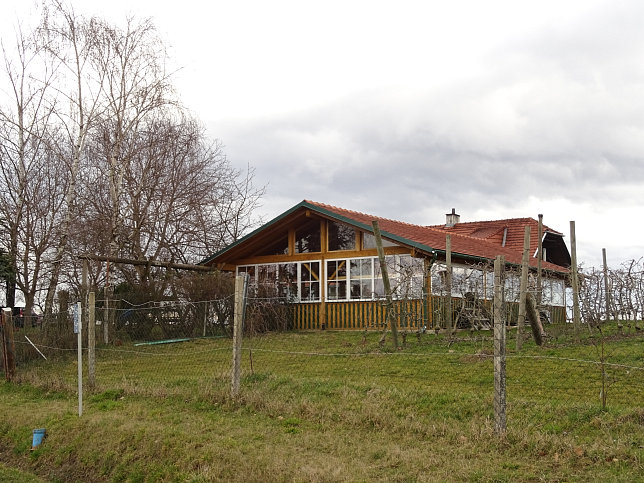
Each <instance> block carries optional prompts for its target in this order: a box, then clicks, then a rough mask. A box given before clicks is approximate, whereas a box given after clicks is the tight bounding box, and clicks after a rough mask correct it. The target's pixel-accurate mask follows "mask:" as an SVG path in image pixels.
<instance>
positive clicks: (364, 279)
mask: <svg viewBox="0 0 644 483" xmlns="http://www.w3.org/2000/svg"><path fill="white" fill-rule="evenodd" d="M349 262H350V266H351V270H350V274H351V275H350V276H351V299H352V300H363V299H370V298H371V293H372V292H373V269H372V265H373V259H372V258H355V259H351V260H350V261H349Z"/></svg>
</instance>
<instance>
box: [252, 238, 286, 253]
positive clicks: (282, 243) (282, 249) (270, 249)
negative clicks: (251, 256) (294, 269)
mask: <svg viewBox="0 0 644 483" xmlns="http://www.w3.org/2000/svg"><path fill="white" fill-rule="evenodd" d="M257 254H258V255H288V235H287V234H286V235H284V236H282V237H279V238H277V239H276V240H275V241H274V242H273V243H271V244H269V245H266V246H264V248H263V249H262V250H260V251H259V252H258V253H257Z"/></svg>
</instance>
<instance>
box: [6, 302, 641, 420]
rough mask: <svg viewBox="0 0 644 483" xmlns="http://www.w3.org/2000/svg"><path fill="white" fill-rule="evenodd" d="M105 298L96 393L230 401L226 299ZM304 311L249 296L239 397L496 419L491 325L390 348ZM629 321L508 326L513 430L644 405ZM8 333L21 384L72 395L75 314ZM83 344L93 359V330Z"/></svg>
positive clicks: (380, 334) (405, 337) (422, 332)
mask: <svg viewBox="0 0 644 483" xmlns="http://www.w3.org/2000/svg"><path fill="white" fill-rule="evenodd" d="M102 303H103V301H100V300H99V301H97V307H96V312H95V320H96V321H97V325H96V349H95V351H96V366H95V374H96V378H95V385H94V387H92V388H90V390H89V392H88V397H91V396H92V394H95V393H103V392H106V391H113V392H114V394H115V395H117V396H119V395H122V396H125V395H137V396H143V397H153V398H154V397H159V398H164V397H178V398H183V399H184V400H186V401H188V400H194V399H200V400H207V401H210V400H213V399H225V398H229V397H230V383H231V379H230V377H231V361H232V339H231V335H232V306H233V300H232V297H228V298H224V299H220V300H208V301H202V302H190V303H185V302H181V303H179V302H168V301H165V302H163V303H158V302H157V303H145V304H136V305H135V304H131V303H125V302H121V303H118V304H117V303H116V302H115V301H112V306H113V309H112V311H109V312H108V311H105V308H104V306H101V304H102ZM296 310H297V307H296V306H295V304H290V303H288V301H286V300H283V299H271V298H254V299H253V298H251V299H249V301H248V306H247V308H246V322H245V327H244V332H243V334H244V336H243V341H242V358H241V394H242V397H251V398H252V397H254V398H256V400H261V401H262V404H266V405H269V404H271V403H270V401H273V402H272V404H277V403H276V402H275V401H277V400H279V401H280V404H286V403H288V404H290V405H292V406H294V407H299V408H300V409H301V408H306V407H316V405H318V404H320V401H322V400H325V401H327V402H328V401H336V400H337V401H338V402H337V406H338V408H340V407H343V408H345V409H346V408H347V405H348V407H349V409H351V410H352V411H355V412H356V413H360V414H362V416H359V415H355V416H353V417H366V416H364V415H365V414H371V415H372V416H369V417H375V416H373V414H374V412H373V411H372V412H370V411H369V407H368V406H369V405H372V406H373V407H376V406H378V405H382V407H383V408H387V410H388V411H390V412H391V413H392V414H395V415H397V417H400V418H403V419H405V418H409V417H412V416H410V415H413V414H416V415H417V416H419V417H421V416H422V417H423V418H429V419H437V420H444V421H449V420H459V421H467V420H470V421H478V422H479V424H486V421H489V420H490V419H491V418H492V417H493V409H492V402H493V390H494V373H493V354H494V351H493V334H492V330H489V329H485V328H482V327H479V328H476V329H475V328H469V329H460V330H457V331H455V332H454V333H450V332H449V331H445V330H437V331H436V330H433V329H431V328H427V327H425V326H424V325H422V326H421V325H420V324H419V323H418V322H415V323H414V324H407V325H405V324H403V325H402V326H401V327H400V328H399V333H398V342H399V348H397V349H396V348H394V346H393V336H392V333H391V331H390V330H385V329H386V327H385V326H383V325H382V324H381V325H376V324H374V325H369V324H366V325H367V326H366V328H364V329H362V330H345V331H339V330H308V331H307V330H293V315H294V313H295V311H296ZM401 314H402V315H403V319H405V320H411V319H410V318H411V317H412V316H411V315H409V314H407V315H405V313H404V312H400V313H399V314H398V315H399V316H400V315H401ZM418 320H420V319H418ZM105 321H107V322H108V324H109V328H108V331H107V341H106V340H105V333H104V331H103V327H104V325H103V324H104V323H105ZM99 322H100V323H99ZM621 325H622V327H620V324H617V323H613V324H604V325H603V326H602V327H603V329H602V330H601V331H599V330H597V328H593V327H590V326H584V327H583V330H582V333H581V334H578V333H576V332H575V331H574V330H572V328H571V324H569V323H565V324H550V325H546V327H545V330H546V334H547V337H546V343H545V345H544V346H543V347H537V346H536V345H535V344H534V342H532V341H531V339H530V334H529V331H525V332H524V339H525V342H524V344H523V348H522V349H521V351H520V352H517V351H516V350H515V349H514V340H515V336H516V332H515V331H516V329H515V328H514V327H509V328H508V334H507V337H506V340H507V348H506V354H507V355H506V358H507V380H506V388H507V421H508V427H509V428H513V427H514V428H528V429H531V430H535V431H554V432H556V431H571V430H574V428H575V427H576V426H577V425H580V424H587V423H588V422H589V421H591V420H592V418H593V417H595V416H596V415H597V414H598V412H599V411H603V410H606V409H608V410H614V411H625V412H628V411H631V412H632V411H638V410H641V408H642V407H644V355H643V354H642V352H641V349H640V348H641V343H642V341H643V337H642V333H641V332H640V331H636V330H634V329H633V330H628V327H624V325H623V324H621ZM85 329H86V327H85ZM14 336H15V346H16V360H17V363H18V367H17V380H18V381H20V382H28V383H31V384H34V385H36V386H40V387H43V388H48V389H52V390H64V391H69V392H74V391H75V389H76V384H77V380H76V373H77V370H76V351H77V348H76V335H75V334H74V333H73V322H72V321H71V319H70V317H69V314H58V315H56V316H54V317H52V318H51V319H48V320H43V319H40V320H38V321H37V323H34V324H24V325H23V326H22V327H16V330H15V333H14ZM83 340H84V342H83V358H84V360H85V361H86V360H87V355H88V344H87V332H86V331H85V332H84V336H83ZM106 342H107V343H106ZM87 377H88V374H87V370H85V375H84V378H85V380H86V381H87ZM255 404H259V403H258V402H257V401H256V402H255ZM323 406H324V405H323ZM324 407H326V406H324ZM325 410H326V409H325ZM336 416H337V415H336ZM336 416H334V417H336ZM337 417H340V416H337ZM341 417H343V418H345V417H347V416H341ZM374 424H376V423H374ZM378 424H381V423H378ZM382 424H384V423H382Z"/></svg>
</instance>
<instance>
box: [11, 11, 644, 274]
mask: <svg viewBox="0 0 644 483" xmlns="http://www.w3.org/2000/svg"><path fill="white" fill-rule="evenodd" d="M29 1H30V0H28V1H25V0H21V1H14V0H10V1H7V0H4V1H3V3H2V6H1V7H0V16H1V17H3V18H8V17H13V16H15V14H16V13H18V15H22V14H23V12H24V9H25V8H26V7H25V5H26V4H29ZM107 4H109V5H107ZM75 5H76V9H77V12H83V13H93V14H97V15H100V16H104V17H107V18H109V19H111V20H114V21H120V20H123V19H124V18H125V16H126V15H128V14H129V15H135V16H138V17H152V18H153V19H154V20H155V23H156V25H157V27H158V29H159V31H160V33H161V35H162V36H163V38H165V39H166V42H167V44H168V45H169V46H170V54H171V56H172V62H173V63H174V64H175V65H176V66H177V67H181V70H180V71H179V72H178V73H177V74H176V85H177V87H178V90H179V92H180V94H181V97H182V99H183V100H184V102H185V103H186V104H187V105H188V106H189V107H190V108H191V109H192V110H193V111H194V113H195V114H196V115H197V116H198V117H199V118H200V119H201V120H202V121H203V122H204V124H205V125H206V126H207V128H208V131H209V133H210V135H211V136H212V137H216V138H219V139H221V141H222V142H223V143H224V145H225V151H226V154H227V155H228V157H229V159H230V160H231V161H232V162H233V163H234V164H235V165H237V166H240V167H244V166H246V165H247V164H250V165H251V166H253V167H254V168H255V169H256V171H255V177H256V181H257V183H259V184H266V185H267V193H266V196H265V198H264V200H263V206H262V208H261V209H260V214H261V215H262V216H263V217H264V218H265V219H270V218H272V217H273V216H276V215H278V214H280V213H281V212H282V211H284V210H286V209H288V208H290V207H291V206H293V205H295V204H296V203H298V202H299V201H301V200H302V199H311V200H315V201H321V202H325V203H329V204H334V205H337V206H341V207H344V208H349V209H354V210H357V211H363V212H367V213H372V214H375V215H379V216H384V217H390V218H395V219H401V220H404V221H409V222H412V223H417V224H438V223H443V222H444V219H445V216H444V215H445V213H447V212H449V211H450V210H451V208H456V210H457V212H458V213H459V214H460V215H461V221H474V220H484V219H495V218H509V217H521V216H532V217H534V218H536V217H537V214H538V213H543V215H544V222H545V223H546V224H547V225H549V226H550V227H552V228H554V229H557V230H559V231H562V232H564V233H565V234H566V239H567V240H569V221H570V220H575V221H576V227H577V239H578V257H579V259H580V260H581V261H585V262H586V263H587V264H594V265H598V264H599V263H600V261H601V248H602V247H605V248H606V249H607V251H608V258H609V263H611V264H612V265H616V264H618V263H619V262H621V261H623V260H626V259H631V258H636V259H638V258H640V257H641V256H643V255H644V229H643V228H641V225H642V220H643V219H644V217H643V216H642V215H643V214H644V210H643V207H644V2H641V1H639V0H632V1H619V0H612V1H605V0H594V1H593V0H584V1H566V2H561V1H560V0H559V1H550V0H546V1H540V2H523V1H516V0H513V1H495V0H490V1H486V2H481V1H476V0H471V1H465V0H464V1H458V0H456V1H451V2H445V1H440V2H439V1H433V0H426V1H405V0H396V1H395V2H394V1H388V2H382V1H352V0H343V1H334V0H331V1H329V0H327V1H324V2H310V1H305V0H299V1H283V0H272V1H270V2H267V1H244V0H236V1H225V2H223V1H216V0H215V1H209V2H203V1H196V0H183V1H181V2H158V1H151V0H135V1H132V0H128V1H125V0H111V1H110V2H104V1H100V2H99V1H93V0H83V1H80V0H77V1H76V2H75Z"/></svg>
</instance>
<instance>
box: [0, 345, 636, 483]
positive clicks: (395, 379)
mask: <svg viewBox="0 0 644 483" xmlns="http://www.w3.org/2000/svg"><path fill="white" fill-rule="evenodd" d="M361 338H362V335H361V334H356V333H322V334H319V333H318V334H281V335H277V336H269V337H264V338H260V339H256V340H255V341H254V342H253V347H254V350H253V367H254V373H253V374H251V373H250V372H249V371H248V370H246V372H245V374H246V375H245V376H244V379H243V381H242V394H241V396H240V397H239V398H238V399H237V400H235V401H233V400H230V399H229V398H228V397H227V396H226V395H225V394H226V392H227V387H228V384H229V383H228V380H227V378H226V377H224V376H223V375H222V374H223V373H225V364H224V361H226V360H228V359H229V357H230V356H229V352H228V351H218V350H216V349H219V348H220V347H219V346H218V344H227V342H222V341H198V342H195V343H194V344H190V345H176V346H173V347H160V348H152V349H151V348H147V349H146V351H148V352H146V354H147V355H150V354H152V353H153V352H150V351H159V353H158V354H159V355H160V354H163V357H160V358H154V359H153V360H152V362H150V358H149V357H141V356H140V355H136V354H130V353H118V354H114V353H111V352H107V353H102V354H100V355H99V366H98V368H97V373H98V374H99V375H100V377H99V388H98V390H97V393H95V394H94V395H90V396H88V398H87V399H86V404H85V410H84V414H83V417H82V418H78V417H77V415H76V396H75V395H74V394H73V387H74V386H73V374H75V368H74V363H73V360H71V359H70V360H69V361H67V362H59V363H54V364H53V365H51V366H47V367H45V366H43V365H42V363H35V364H34V365H33V366H32V367H30V368H23V370H22V371H21V374H23V378H24V381H29V382H30V384H27V383H26V382H25V383H23V384H20V385H15V384H3V385H2V386H0V406H1V407H2V408H3V412H4V415H3V416H4V417H3V421H4V422H0V460H2V461H4V462H6V463H9V464H11V465H12V466H15V467H21V468H24V469H29V470H30V471H34V472H36V473H38V474H39V475H41V476H43V477H45V478H48V479H50V480H60V481H105V480H106V481H158V480H167V481H173V480H174V481H212V480H228V481H230V480H233V481H234V480H236V481H339V480H350V481H369V480H394V481H435V480H460V481H517V480H523V481H542V480H547V481H564V480H565V481H589V480H596V481H598V480H601V481H643V476H642V475H643V474H644V397H642V394H643V393H642V380H644V377H642V376H643V375H642V372H641V371H640V372H639V373H637V374H636V375H633V374H632V372H633V371H631V373H627V371H626V370H623V369H620V372H614V373H612V374H611V375H612V377H613V379H612V381H613V385H612V386H611V388H610V392H609V393H608V394H609V399H608V401H609V405H608V410H607V411H602V410H601V407H600V405H599V404H598V398H597V388H598V387H599V386H598V374H599V372H598V369H597V367H596V366H594V365H588V364H583V363H579V362H574V361H569V362H567V363H563V362H562V361H561V360H559V359H558V360H548V359H533V358H530V357H522V358H512V357H509V358H508V406H509V407H508V432H507V435H506V437H505V438H499V437H497V436H496V435H495V434H494V432H493V414H492V390H491V388H492V372H491V367H492V363H491V360H490V358H489V357H486V354H487V353H488V352H489V350H488V346H489V343H488V342H487V341H485V342H484V341H480V342H478V341H476V342H461V343H457V344H454V345H448V344H447V343H445V342H444V341H441V340H440V339H435V338H433V336H431V337H426V338H425V339H422V340H421V341H417V340H416V339H415V338H410V339H409V343H408V346H407V347H406V348H405V350H404V351H401V352H402V353H397V354H392V353H388V352H386V351H381V350H380V349H378V348H377V344H375V340H376V339H377V335H376V334H373V336H371V339H370V340H368V341H366V343H365V344H363V343H362V340H361ZM509 340H511V339H510V338H509ZM430 341H431V342H430ZM641 347H642V339H641V338H630V339H627V340H615V341H612V342H611V343H610V353H611V359H610V361H611V362H621V363H624V364H628V365H633V366H640V367H641V366H643V365H644V360H643V357H644V356H643V355H642V350H641ZM275 349H280V350H286V351H287V352H286V353H283V352H278V353H275V352H272V351H273V350H275ZM289 351H290V352H289ZM295 351H297V352H300V353H302V352H306V353H307V354H295V353H294V352H295ZM312 353H315V354H326V355H311V354H312ZM593 354H596V350H595V347H594V346H592V345H588V344H586V345H582V346H576V345H572V344H565V343H564V344H560V345H559V346H558V347H550V348H547V349H541V348H535V347H532V346H531V345H530V344H528V345H527V346H526V348H525V350H524V352H522V355H526V356H531V355H539V356H543V355H546V356H556V357H566V358H568V359H581V358H586V359H587V358H588V357H589V356H593ZM509 355H510V356H512V354H511V353H510V354H509ZM219 357H221V358H222V360H221V361H219V359H218V358H219ZM247 359H248V354H247V352H245V360H244V363H245V365H246V367H248V360H247ZM161 361H163V362H161ZM222 364H223V365H222ZM45 369H46V372H45ZM635 372H637V371H635ZM52 374H57V375H56V376H52ZM33 385H36V386H38V387H34V386H33ZM633 398H635V399H633ZM638 398H640V399H638ZM638 401H639V402H638ZM35 427H46V428H47V431H48V435H49V436H48V438H47V439H46V441H45V444H44V445H43V447H42V448H41V449H39V450H37V451H35V452H30V451H29V448H30V443H31V430H32V429H33V428H35Z"/></svg>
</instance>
